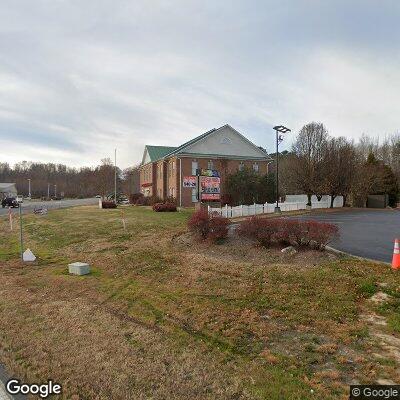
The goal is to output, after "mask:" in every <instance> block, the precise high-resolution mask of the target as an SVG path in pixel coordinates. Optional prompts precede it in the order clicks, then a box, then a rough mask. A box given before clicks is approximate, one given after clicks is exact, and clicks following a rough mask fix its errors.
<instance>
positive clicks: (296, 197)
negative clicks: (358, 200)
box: [286, 194, 343, 207]
mask: <svg viewBox="0 0 400 400" xmlns="http://www.w3.org/2000/svg"><path fill="white" fill-rule="evenodd" d="M286 202H289V203H296V202H306V203H307V195H306V194H288V195H286ZM320 202H324V203H328V204H329V205H328V207H330V205H331V196H329V195H323V196H322V198H321V201H318V199H317V196H315V195H314V196H311V205H312V206H314V204H317V203H320ZM333 207H343V196H337V197H335V200H333Z"/></svg>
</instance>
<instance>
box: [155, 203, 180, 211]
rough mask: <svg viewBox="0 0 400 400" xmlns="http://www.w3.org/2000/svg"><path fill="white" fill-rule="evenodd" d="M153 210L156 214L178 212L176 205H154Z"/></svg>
mask: <svg viewBox="0 0 400 400" xmlns="http://www.w3.org/2000/svg"><path fill="white" fill-rule="evenodd" d="M153 210H154V211H156V212H174V211H176V205H175V204H173V203H155V204H153Z"/></svg>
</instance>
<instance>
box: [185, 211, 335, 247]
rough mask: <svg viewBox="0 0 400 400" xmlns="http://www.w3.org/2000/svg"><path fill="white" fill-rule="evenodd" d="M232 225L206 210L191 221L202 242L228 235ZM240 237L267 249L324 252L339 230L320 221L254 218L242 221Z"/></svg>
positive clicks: (190, 228) (192, 228)
mask: <svg viewBox="0 0 400 400" xmlns="http://www.w3.org/2000/svg"><path fill="white" fill-rule="evenodd" d="M229 224H230V221H229V219H228V218H224V217H220V216H219V215H209V214H208V212H207V211H206V210H199V211H197V212H195V213H194V214H192V216H191V217H190V218H189V220H188V227H189V230H190V231H192V232H194V233H196V235H197V236H198V237H199V238H200V239H203V240H204V239H208V240H210V241H212V242H218V241H220V240H222V239H225V238H226V237H227V236H228V230H229ZM236 234H237V235H238V236H239V237H245V238H249V239H252V240H255V241H257V242H258V243H259V244H260V245H262V246H264V247H269V246H271V245H273V244H278V245H292V246H309V247H311V248H316V249H323V248H324V247H325V246H326V245H327V244H328V243H329V242H330V241H331V240H332V239H333V238H335V237H336V236H338V227H337V226H336V225H333V224H328V223H324V222H319V221H305V220H304V221H302V220H297V219H287V218H260V217H252V218H250V219H246V220H244V221H242V222H240V224H239V227H238V229H236Z"/></svg>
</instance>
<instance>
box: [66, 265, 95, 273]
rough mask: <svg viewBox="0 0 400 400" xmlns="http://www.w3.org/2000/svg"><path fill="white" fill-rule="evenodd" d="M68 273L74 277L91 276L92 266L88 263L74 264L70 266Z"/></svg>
mask: <svg viewBox="0 0 400 400" xmlns="http://www.w3.org/2000/svg"><path fill="white" fill-rule="evenodd" d="M68 272H69V273H70V274H73V275H86V274H90V266H89V264H87V263H82V262H74V263H72V264H68Z"/></svg>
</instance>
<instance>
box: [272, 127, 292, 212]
mask: <svg viewBox="0 0 400 400" xmlns="http://www.w3.org/2000/svg"><path fill="white" fill-rule="evenodd" d="M274 130H275V132H276V160H275V163H276V177H275V179H276V206H275V211H274V212H275V213H276V214H280V213H281V209H280V207H279V143H280V142H282V140H283V134H284V133H288V132H290V129H289V128H286V127H285V126H283V125H277V126H274Z"/></svg>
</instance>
